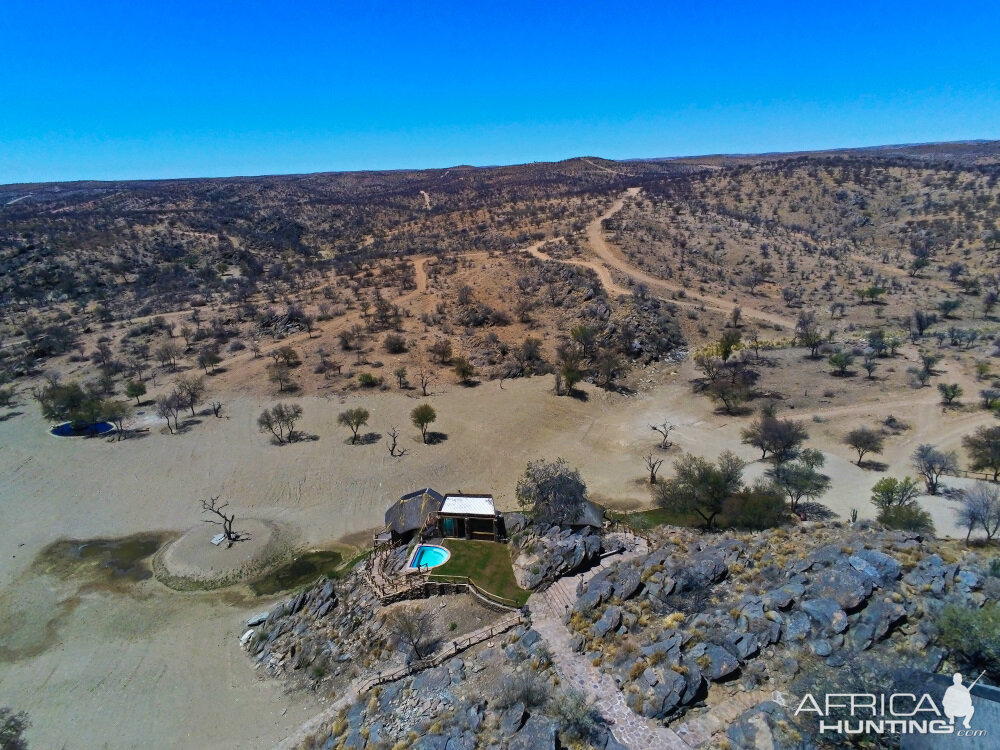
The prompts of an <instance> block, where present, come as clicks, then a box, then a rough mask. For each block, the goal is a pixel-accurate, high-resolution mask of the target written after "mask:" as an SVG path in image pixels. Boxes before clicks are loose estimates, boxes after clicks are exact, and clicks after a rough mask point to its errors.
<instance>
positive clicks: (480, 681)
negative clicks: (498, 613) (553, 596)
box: [304, 627, 621, 750]
mask: <svg viewBox="0 0 1000 750" xmlns="http://www.w3.org/2000/svg"><path fill="white" fill-rule="evenodd" d="M466 656H467V657H468V658H466V659H458V658H455V659H449V660H448V661H446V662H444V664H442V665H441V666H440V667H436V668H434V669H429V670H426V671H424V672H422V673H420V674H418V675H414V676H411V677H407V678H404V679H402V680H399V681H398V682H392V683H388V684H386V685H384V686H383V687H382V688H381V689H380V690H379V691H373V692H371V693H369V694H368V695H366V696H363V697H362V698H360V699H358V700H357V701H355V702H354V703H353V704H352V705H350V706H349V707H347V708H346V709H344V710H343V711H341V713H340V714H339V715H338V716H336V717H335V718H334V719H333V720H331V721H329V722H328V723H327V724H325V725H324V726H323V727H322V728H321V729H320V731H319V732H317V733H316V734H315V735H314V736H313V737H312V739H311V740H310V741H309V742H308V743H306V744H305V745H304V747H306V748H310V750H326V749H328V748H341V747H343V748H347V747H351V748H354V749H355V750H375V749H376V748H390V747H407V748H414V749H416V748H423V749H424V750H474V748H492V750H555V748H557V747H566V742H565V740H566V739H568V738H567V737H565V736H563V737H562V740H561V739H560V737H561V733H563V732H565V729H564V727H565V726H566V724H565V722H564V721H563V720H562V719H561V718H560V716H559V713H558V709H557V708H556V705H557V703H558V701H555V702H553V701H550V700H548V698H549V697H550V696H555V695H558V693H559V690H561V689H562V688H560V687H558V686H557V684H556V683H557V679H556V676H555V671H554V669H553V668H552V666H551V663H550V662H549V659H548V656H547V653H546V647H545V644H544V642H543V641H542V640H541V639H540V638H539V635H538V633H537V632H536V631H533V630H530V629H525V628H523V627H520V628H517V629H515V630H513V631H511V633H510V634H508V636H507V639H506V642H505V643H504V644H502V648H489V647H479V648H477V649H476V650H475V651H470V652H467V653H466ZM525 701H527V702H525ZM572 746H573V747H580V748H593V750H620V748H621V745H619V744H618V743H617V742H615V741H614V739H613V738H612V737H611V734H610V732H609V729H608V727H607V726H606V725H605V724H603V723H602V722H601V721H597V722H596V723H595V724H594V725H593V726H592V727H590V728H589V731H585V732H584V737H583V738H582V740H576V741H575V744H573V745H572Z"/></svg>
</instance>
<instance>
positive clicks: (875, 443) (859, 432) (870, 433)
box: [844, 427, 885, 466]
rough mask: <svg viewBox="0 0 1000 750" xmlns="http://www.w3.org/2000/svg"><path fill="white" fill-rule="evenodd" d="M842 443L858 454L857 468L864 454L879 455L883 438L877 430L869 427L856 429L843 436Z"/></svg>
mask: <svg viewBox="0 0 1000 750" xmlns="http://www.w3.org/2000/svg"><path fill="white" fill-rule="evenodd" d="M844 443H845V444H846V445H849V446H851V447H852V448H853V449H854V450H856V451H857V452H858V466H861V461H862V459H864V457H865V454H866V453H881V452H882V446H883V445H884V444H885V438H884V437H883V435H882V433H881V432H879V431H878V430H873V429H872V428H870V427H858V428H856V429H853V430H851V431H850V432H848V433H847V435H846V436H844Z"/></svg>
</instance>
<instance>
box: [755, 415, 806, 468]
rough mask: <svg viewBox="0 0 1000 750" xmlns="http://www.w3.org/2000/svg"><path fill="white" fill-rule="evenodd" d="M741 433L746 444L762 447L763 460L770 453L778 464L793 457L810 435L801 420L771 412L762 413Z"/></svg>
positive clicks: (761, 455)
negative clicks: (786, 417) (782, 416)
mask: <svg viewBox="0 0 1000 750" xmlns="http://www.w3.org/2000/svg"><path fill="white" fill-rule="evenodd" d="M741 435H742V439H743V443H744V444H746V445H752V446H754V447H755V448H759V449H760V457H761V459H762V460H763V459H765V458H767V454H768V453H770V454H771V456H772V459H773V460H774V462H775V463H778V464H780V463H783V462H784V461H789V460H791V459H793V458H794V457H795V456H796V454H797V453H798V451H799V447H800V446H801V445H802V443H804V442H805V441H806V439H807V438H808V437H809V433H808V432H806V428H805V427H804V426H803V425H802V423H801V422H796V421H795V420H793V419H778V418H777V417H775V416H774V415H773V414H769V413H764V414H761V415H760V416H759V417H758V418H757V419H755V420H754V421H753V422H751V423H750V424H749V425H748V426H747V427H745V428H744V429H743V430H742V432H741Z"/></svg>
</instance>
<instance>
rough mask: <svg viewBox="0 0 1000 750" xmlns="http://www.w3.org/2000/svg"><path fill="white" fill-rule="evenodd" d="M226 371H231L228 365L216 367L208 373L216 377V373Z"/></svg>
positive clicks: (219, 373) (209, 375)
mask: <svg viewBox="0 0 1000 750" xmlns="http://www.w3.org/2000/svg"><path fill="white" fill-rule="evenodd" d="M224 372H229V368H228V367H216V368H215V369H214V370H211V371H210V372H209V373H208V377H210V378H214V377H215V376H216V375H221V374H222V373H224Z"/></svg>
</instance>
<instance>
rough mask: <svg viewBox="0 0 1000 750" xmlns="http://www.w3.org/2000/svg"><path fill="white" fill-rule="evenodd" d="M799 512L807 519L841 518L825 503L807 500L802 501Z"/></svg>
mask: <svg viewBox="0 0 1000 750" xmlns="http://www.w3.org/2000/svg"><path fill="white" fill-rule="evenodd" d="M798 514H799V516H800V517H802V518H804V519H805V520H807V521H829V520H830V519H831V518H839V516H838V515H837V514H836V513H834V512H833V511H832V510H830V509H829V508H827V507H826V506H825V505H823V503H817V502H811V501H805V502H800V503H799V507H798Z"/></svg>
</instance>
